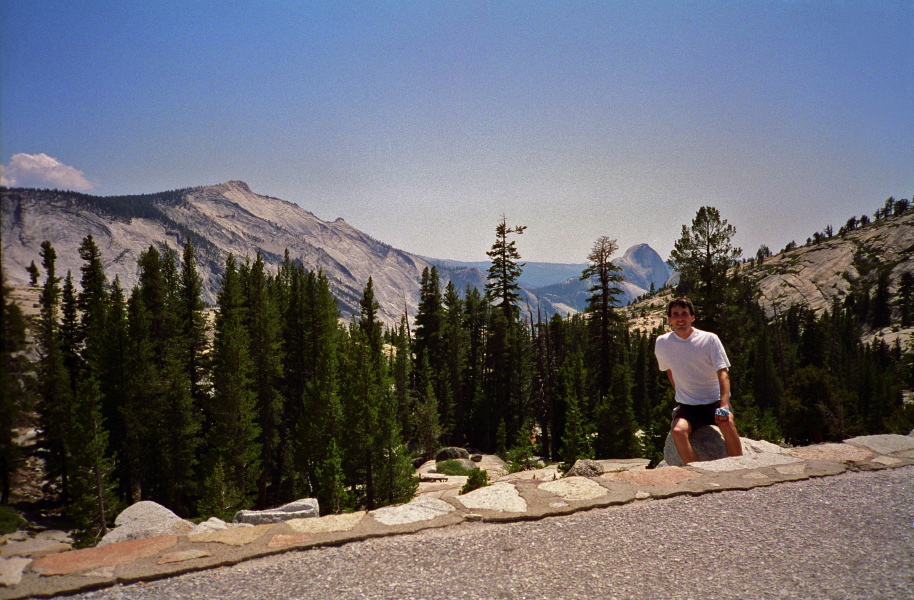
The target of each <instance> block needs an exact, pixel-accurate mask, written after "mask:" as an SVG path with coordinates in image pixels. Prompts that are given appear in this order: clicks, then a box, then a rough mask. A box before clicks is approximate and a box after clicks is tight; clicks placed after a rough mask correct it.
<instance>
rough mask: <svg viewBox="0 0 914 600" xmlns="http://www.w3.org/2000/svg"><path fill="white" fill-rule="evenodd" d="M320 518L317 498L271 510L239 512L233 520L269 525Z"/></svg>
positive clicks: (303, 499) (305, 499)
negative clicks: (292, 520)
mask: <svg viewBox="0 0 914 600" xmlns="http://www.w3.org/2000/svg"><path fill="white" fill-rule="evenodd" d="M318 516H320V507H319V506H318V503H317V498H302V499H301V500H296V501H295V502H290V503H288V504H283V505H282V506H280V507H278V508H271V509H269V510H239V511H238V512H237V513H235V518H234V519H233V520H234V521H235V523H250V524H251V525H269V524H273V523H282V522H283V521H289V520H291V519H311V518H315V517H318Z"/></svg>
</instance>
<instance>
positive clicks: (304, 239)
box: [2, 181, 460, 323]
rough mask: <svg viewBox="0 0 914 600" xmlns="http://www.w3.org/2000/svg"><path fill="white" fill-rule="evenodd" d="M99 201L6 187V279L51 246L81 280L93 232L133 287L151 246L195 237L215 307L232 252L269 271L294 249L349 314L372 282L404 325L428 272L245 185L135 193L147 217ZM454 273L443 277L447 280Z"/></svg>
mask: <svg viewBox="0 0 914 600" xmlns="http://www.w3.org/2000/svg"><path fill="white" fill-rule="evenodd" d="M101 200H106V199H99V198H94V197H91V196H84V195H81V194H72V193H67V192H57V191H50V190H5V191H4V193H3V226H2V238H3V266H4V270H5V272H6V277H7V280H8V281H9V282H10V283H12V284H20V285H21V284H25V283H27V281H28V274H27V272H26V268H27V267H28V266H29V264H30V263H31V262H33V261H34V262H35V264H36V265H38V266H39V267H40V266H41V259H40V254H39V252H40V247H41V243H42V242H43V241H44V240H50V241H51V242H52V243H53V244H54V247H55V249H56V251H57V256H58V259H57V271H58V274H59V275H61V276H65V275H66V273H67V271H68V270H69V271H71V272H72V273H73V276H74V278H75V279H77V280H78V279H79V268H80V266H81V264H82V263H81V261H80V259H79V253H78V248H79V245H80V243H81V242H82V240H83V238H85V236H87V235H92V236H93V238H94V239H95V242H96V244H98V246H99V249H100V250H101V253H102V258H103V261H104V266H105V271H106V273H107V275H108V277H109V279H111V280H113V279H114V278H115V277H118V278H119V279H120V282H121V286H122V287H124V288H125V289H127V290H129V289H131V288H132V286H133V285H134V284H135V283H136V281H137V275H138V273H137V259H138V258H139V256H140V253H141V252H143V251H144V250H146V249H147V248H149V247H150V246H155V247H157V248H158V249H159V250H163V249H165V248H166V247H168V248H171V249H172V250H176V251H178V252H180V249H181V246H182V245H183V243H184V240H185V239H186V238H187V237H188V236H190V237H191V239H192V241H193V243H194V246H195V248H196V252H197V261H198V267H199V271H200V274H201V277H202V278H203V282H204V298H205V300H207V301H208V302H210V303H213V302H214V301H215V296H216V292H217V290H218V287H219V282H220V281H221V275H222V272H223V269H224V263H225V258H226V257H227V255H228V254H229V253H233V254H234V255H235V256H236V257H239V258H242V259H243V258H245V257H249V258H253V256H254V254H255V253H256V252H257V251H259V252H260V253H261V255H262V256H263V260H264V262H265V263H266V265H267V268H268V269H269V270H270V271H272V272H275V271H276V269H277V268H278V267H279V264H280V263H281V261H282V259H283V255H284V252H285V250H286V249H288V250H289V254H290V257H291V258H292V259H293V260H294V261H300V262H301V263H302V264H304V265H305V267H306V268H308V269H309V270H321V271H323V272H324V273H325V274H326V275H327V277H328V279H329V280H330V285H331V287H332V289H333V292H334V294H335V295H336V297H337V299H338V300H339V302H340V305H341V309H342V310H343V312H344V316H345V313H352V312H357V311H358V300H359V298H361V296H362V290H363V289H364V287H365V284H366V283H367V281H368V277H369V276H372V277H373V282H374V287H375V295H376V298H377V299H378V301H379V303H380V305H381V317H382V318H383V319H384V320H385V321H386V322H388V323H395V322H397V321H398V320H399V317H400V315H401V314H402V313H403V310H404V308H407V309H409V311H410V313H411V314H415V310H416V307H417V304H418V296H419V281H420V277H421V274H422V270H423V269H424V268H425V267H427V266H428V263H427V262H426V261H425V260H424V259H422V258H419V257H417V256H414V255H412V254H409V253H407V252H404V251H401V250H397V249H396V248H392V247H391V246H388V245H386V244H383V243H382V242H379V241H378V240H375V239H373V238H372V237H370V236H369V235H367V234H365V233H363V232H361V231H359V230H357V229H355V228H354V227H352V226H350V225H349V224H348V223H346V222H345V221H343V220H342V219H337V220H336V221H333V222H327V221H323V220H321V219H319V218H317V217H316V216H314V215H313V214H312V213H310V212H308V211H306V210H304V209H302V208H301V207H299V206H298V205H296V204H293V203H291V202H286V201H283V200H279V199H276V198H270V197H267V196H262V195H259V194H256V193H254V192H252V191H251V190H250V188H248V186H247V184H245V183H244V182H240V181H230V182H227V183H223V184H219V185H213V186H207V187H200V188H192V189H189V190H181V191H180V192H173V193H168V194H155V195H150V196H143V197H140V196H134V197H128V198H127V200H130V201H135V202H136V203H137V204H138V205H140V206H141V209H140V210H139V213H140V216H134V215H128V216H126V217H125V216H123V215H113V216H112V215H111V214H106V210H105V208H104V207H103V206H102V207H100V206H99V204H100V202H99V201H101ZM115 210H116V208H115ZM458 271H459V270H458ZM454 275H455V276H457V277H459V273H455V274H454ZM449 276H450V273H448V272H446V271H445V272H443V273H442V278H443V279H444V280H445V281H447V280H448V279H449ZM457 283H460V282H457Z"/></svg>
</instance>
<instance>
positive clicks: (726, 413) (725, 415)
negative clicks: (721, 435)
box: [714, 406, 733, 425]
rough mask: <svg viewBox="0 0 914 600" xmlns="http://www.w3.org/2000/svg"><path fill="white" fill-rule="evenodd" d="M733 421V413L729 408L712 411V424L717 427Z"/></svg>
mask: <svg viewBox="0 0 914 600" xmlns="http://www.w3.org/2000/svg"><path fill="white" fill-rule="evenodd" d="M728 421H730V422H732V421H733V412H732V411H731V410H730V409H729V408H725V407H723V406H722V407H720V408H718V409H717V410H715V411H714V422H715V423H717V424H718V425H721V424H722V423H726V422H728Z"/></svg>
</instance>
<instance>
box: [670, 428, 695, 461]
mask: <svg viewBox="0 0 914 600" xmlns="http://www.w3.org/2000/svg"><path fill="white" fill-rule="evenodd" d="M671 433H672V434H673V441H674V442H675V443H676V449H677V450H679V456H680V458H682V462H684V463H685V464H689V463H691V462H696V461H697V460H698V455H697V454H695V450H694V449H693V448H692V442H690V441H689V434H691V433H692V426H691V425H689V422H688V421H686V420H685V419H676V420H675V421H674V422H673V429H672V431H671Z"/></svg>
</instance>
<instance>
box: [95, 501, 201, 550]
mask: <svg viewBox="0 0 914 600" xmlns="http://www.w3.org/2000/svg"><path fill="white" fill-rule="evenodd" d="M114 524H115V528H114V529H112V530H111V531H109V532H108V534H107V535H106V536H105V537H103V538H102V540H101V541H100V542H99V543H98V545H99V546H105V545H108V544H114V543H116V542H126V541H128V540H140V539H145V538H152V537H158V536H160V535H186V534H187V533H188V532H189V531H190V530H191V529H193V528H194V524H193V523H191V522H190V521H187V520H184V519H182V518H181V517H179V516H178V515H176V514H175V513H173V512H171V511H170V510H168V509H167V508H165V507H164V506H162V505H161V504H157V503H155V502H151V501H149V500H143V501H141V502H137V503H136V504H133V505H132V506H129V507H127V508H126V509H125V510H124V512H122V513H121V514H119V515H118V516H117V518H116V519H115V520H114Z"/></svg>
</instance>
